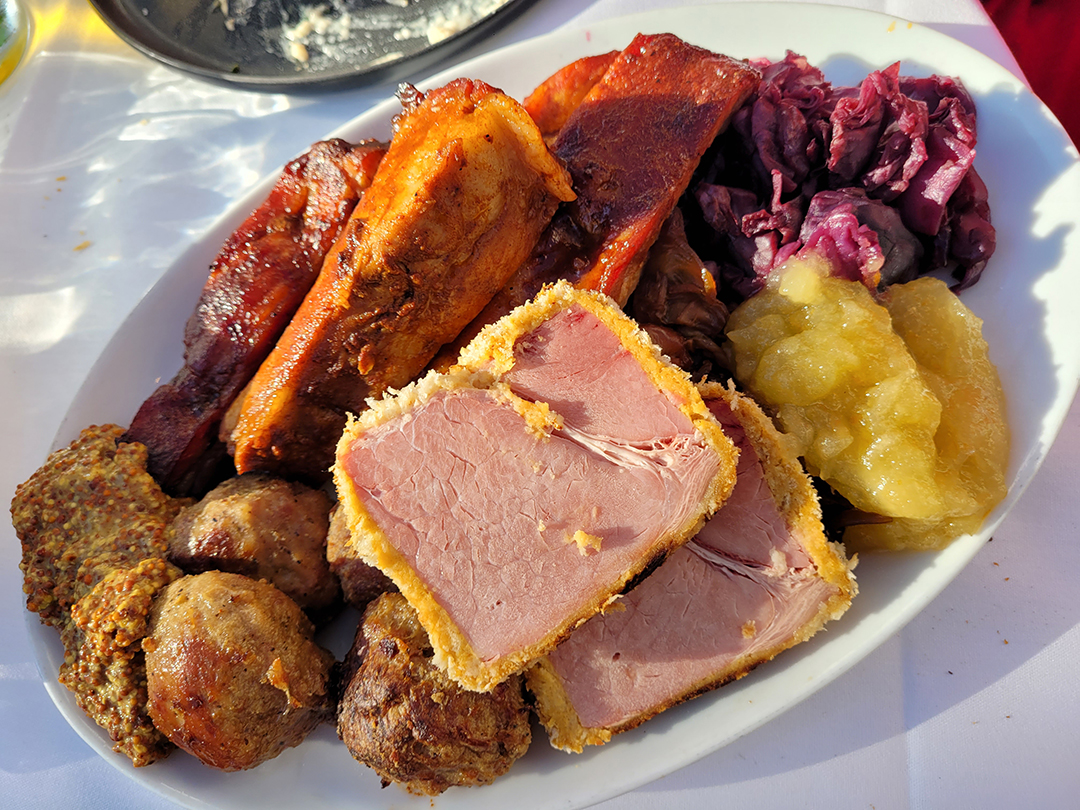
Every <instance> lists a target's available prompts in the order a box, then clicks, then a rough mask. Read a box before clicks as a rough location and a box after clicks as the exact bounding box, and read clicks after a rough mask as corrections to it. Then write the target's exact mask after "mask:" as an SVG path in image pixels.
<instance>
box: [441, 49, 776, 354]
mask: <svg viewBox="0 0 1080 810" xmlns="http://www.w3.org/2000/svg"><path fill="white" fill-rule="evenodd" d="M556 75H558V74H556ZM553 80H554V77H553V79H551V80H549V81H553ZM759 81H760V74H759V73H758V71H757V70H756V69H755V68H753V67H751V66H750V65H748V64H746V63H745V62H740V61H737V60H735V59H731V58H729V57H727V56H721V55H719V54H715V53H712V52H711V51H707V50H704V49H702V48H698V47H695V46H693V45H689V44H687V43H685V42H683V41H682V40H680V39H679V38H678V37H676V36H674V35H672V34H658V35H649V36H647V35H643V34H639V35H638V36H637V37H636V38H635V39H634V41H633V42H632V43H630V46H629V47H627V48H626V50H624V51H623V52H622V53H620V54H619V55H618V57H617V58H616V59H615V60H614V61H613V62H612V63H611V65H610V67H608V69H607V70H606V72H604V73H603V76H602V78H601V79H600V80H599V81H598V82H597V83H596V84H595V85H594V86H593V87H592V89H590V90H589V92H588V93H587V94H586V95H585V97H584V99H583V100H582V102H581V103H580V105H579V106H578V107H577V108H576V109H575V110H574V111H573V113H572V114H571V115H570V116H569V118H568V120H567V121H566V123H565V124H564V125H563V126H562V128H561V129H560V130H559V134H558V136H557V137H556V139H555V143H554V145H553V146H552V151H553V152H554V153H555V155H556V156H557V157H558V158H559V159H560V160H562V161H564V162H565V164H566V167H567V169H569V171H570V176H571V177H572V178H573V181H574V191H575V192H577V199H576V200H575V201H574V202H572V203H569V204H567V205H564V206H562V207H561V208H560V209H559V211H558V212H557V213H556V215H555V217H554V218H553V219H552V221H551V224H550V225H549V226H548V228H547V230H546V231H545V232H544V234H543V236H541V238H540V240H539V241H538V242H537V244H536V248H535V249H534V250H533V252H532V255H531V256H530V257H529V259H528V260H527V261H526V262H525V263H524V264H523V265H522V266H521V268H520V269H519V270H518V271H517V272H516V273H515V274H514V277H513V278H512V279H511V280H510V282H509V283H508V284H507V285H506V286H505V287H504V288H503V289H502V290H500V291H499V293H498V294H497V295H496V296H495V297H494V298H492V300H491V302H490V303H489V304H488V305H487V306H486V307H485V308H484V311H483V312H482V313H481V314H480V316H479V317H478V318H477V319H476V321H474V322H473V323H472V324H470V326H469V329H467V330H466V331H465V333H464V334H463V335H462V336H461V338H459V340H458V345H459V346H460V345H464V343H465V342H467V341H468V340H469V339H470V338H471V337H472V336H474V335H475V334H476V333H477V332H479V331H480V329H481V328H482V327H483V326H484V325H485V324H488V323H492V322H494V321H496V320H497V319H498V318H500V317H502V316H503V315H505V314H506V313H507V312H509V311H510V310H511V309H513V308H514V307H515V306H518V305H520V304H522V303H524V302H525V301H528V300H529V299H530V298H532V297H533V296H534V295H535V294H536V293H537V291H539V290H540V288H541V287H543V285H544V284H548V283H551V282H554V281H556V280H558V279H567V280H569V281H571V282H573V284H574V285H575V286H577V287H578V288H580V289H589V290H598V291H600V292H603V293H605V294H607V295H610V296H611V297H612V298H614V299H615V300H616V301H617V302H618V303H619V305H620V306H621V305H623V304H625V303H626V299H627V298H628V297H629V295H630V293H631V292H632V291H633V289H634V286H635V285H636V284H637V280H638V276H639V274H640V272H641V267H642V265H643V264H644V262H645V258H646V255H647V254H648V251H649V248H650V247H651V246H652V243H653V242H654V241H655V240H656V237H657V236H658V234H659V233H660V228H661V226H662V225H663V224H664V221H665V220H666V219H667V218H668V216H669V215H670V214H671V212H672V209H674V207H675V203H676V202H678V199H679V197H680V196H682V193H683V192H684V191H685V190H686V187H687V185H688V184H689V182H690V177H691V175H693V173H694V170H695V169H696V168H697V165H698V162H699V161H700V160H701V156H702V154H704V152H705V150H706V149H707V148H708V147H709V144H711V143H712V141H713V139H714V138H715V137H716V135H717V134H718V133H719V132H720V131H721V130H722V129H723V128H724V127H725V126H726V125H727V123H728V121H729V120H730V119H731V116H732V115H733V114H734V113H735V111H736V110H738V109H739V107H741V106H742V104H743V102H744V101H745V100H746V99H747V98H748V97H749V95H750V94H751V93H752V92H753V91H754V89H756V87H757V85H758V82H759ZM535 106H536V109H538V110H539V100H537V104H536V105H535Z"/></svg>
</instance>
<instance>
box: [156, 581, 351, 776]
mask: <svg viewBox="0 0 1080 810" xmlns="http://www.w3.org/2000/svg"><path fill="white" fill-rule="evenodd" d="M313 634H314V627H313V626H312V624H311V621H310V620H309V619H308V618H307V616H305V615H304V612H303V611H302V610H300V608H299V607H297V605H296V603H295V602H293V601H292V600H291V599H289V597H287V596H286V595H285V594H283V593H282V592H281V591H279V590H278V589H277V588H275V587H274V586H273V585H270V584H268V583H266V582H256V581H255V580H252V579H249V578H248V577H244V576H240V575H239V574H229V573H225V572H221V571H208V572H206V573H204V574H198V575H197V576H187V577H184V578H182V579H179V580H177V581H176V582H174V583H173V584H172V585H170V586H169V587H168V588H167V589H166V590H165V592H164V593H163V594H162V595H161V596H160V597H159V598H158V600H157V602H156V603H155V605H154V611H153V614H152V616H151V620H150V636H149V637H147V638H145V639H144V640H143V649H144V650H145V651H146V675H147V694H148V710H149V713H150V717H151V719H152V720H153V721H154V725H155V726H156V727H157V728H158V729H159V730H160V731H161V732H162V733H163V734H164V735H165V736H166V737H168V738H169V740H171V741H172V742H173V743H175V744H176V745H178V746H179V747H180V748H183V749H184V750H185V751H188V752H190V753H191V754H194V755H195V756H196V757H198V758H199V759H200V760H202V761H203V762H205V763H206V764H207V765H212V766H213V767H215V768H221V769H223V770H226V771H236V770H242V769H245V768H253V767H255V766H256V765H258V764H259V763H261V762H265V761H266V760H268V759H271V758H273V757H275V756H277V755H278V754H279V753H281V752H282V751H283V750H284V749H285V748H288V747H291V746H294V745H298V744H299V743H300V741H301V740H303V739H304V737H305V736H306V735H307V733H308V732H309V731H311V730H312V729H313V728H314V727H315V726H316V725H318V724H319V723H320V722H322V721H323V720H325V719H329V718H330V717H331V716H332V714H333V705H332V700H331V698H330V689H329V686H330V684H329V681H330V670H331V667H332V665H333V663H334V657H333V656H332V655H331V654H330V653H329V652H327V651H326V650H324V649H323V648H322V647H319V646H318V645H316V644H315V643H314V642H313V641H312V635H313Z"/></svg>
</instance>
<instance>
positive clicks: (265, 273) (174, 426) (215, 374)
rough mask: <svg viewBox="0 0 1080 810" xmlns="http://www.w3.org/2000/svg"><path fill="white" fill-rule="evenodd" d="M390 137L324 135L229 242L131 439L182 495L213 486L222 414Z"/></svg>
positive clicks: (301, 291) (314, 270) (288, 313)
mask: <svg viewBox="0 0 1080 810" xmlns="http://www.w3.org/2000/svg"><path fill="white" fill-rule="evenodd" d="M385 149H386V147H385V145H384V144H381V143H377V142H375V141H367V142H363V143H359V144H356V145H350V144H348V143H346V142H345V141H342V140H339V139H334V140H329V141H321V142H319V143H316V144H315V145H314V146H312V147H311V149H309V150H308V151H307V152H305V153H304V154H303V155H301V156H300V157H298V158H296V160H293V161H291V162H290V163H289V164H288V165H287V166H286V167H285V170H284V171H283V172H282V174H281V177H280V178H279V179H278V181H277V183H276V184H275V185H274V188H273V189H272V190H271V192H270V194H269V196H268V197H267V198H266V200H265V201H263V203H262V204H261V205H260V206H259V207H258V208H257V209H256V210H255V211H254V212H253V213H252V214H251V216H249V217H248V218H247V219H246V220H245V221H244V223H243V225H241V226H240V227H239V228H238V229H237V230H236V231H235V232H234V233H233V234H232V236H230V237H229V240H228V241H227V242H226V243H225V244H224V245H223V246H222V248H221V251H220V252H219V253H218V255H217V258H216V259H214V263H213V264H212V265H211V266H210V276H209V278H208V279H207V281H206V285H205V286H204V287H203V291H202V294H201V295H200V297H199V303H198V304H197V306H196V307H195V311H194V312H193V313H192V315H191V317H190V318H189V319H188V322H187V326H186V328H185V330H184V366H183V368H181V369H180V371H179V372H178V373H177V374H176V376H175V377H174V378H173V379H172V380H170V381H169V382H167V383H165V384H164V385H162V386H160V387H159V388H158V389H157V390H156V391H154V393H153V394H151V395H150V397H149V398H148V399H147V400H146V401H145V402H144V403H143V404H142V406H140V408H139V410H138V412H137V413H136V414H135V418H134V420H133V421H132V423H131V427H129V428H128V431H127V434H126V436H125V439H124V440H125V441H129V442H132V441H135V442H141V443H142V444H145V445H146V447H147V451H148V453H149V457H148V460H147V468H148V470H149V471H150V474H151V475H153V476H154V478H155V479H156V480H157V481H158V482H159V483H160V484H161V485H162V487H163V488H164V489H165V490H166V491H168V492H171V493H173V494H176V495H189V494H201V493H203V492H206V490H207V489H209V488H210V486H212V485H213V483H214V480H213V477H214V475H216V472H217V468H218V462H219V461H221V460H222V459H223V458H224V456H225V452H224V446H223V445H218V444H217V443H216V439H217V430H218V423H219V422H220V421H221V419H222V417H223V416H224V415H225V413H226V411H227V409H228V408H229V406H230V405H231V404H232V402H233V401H234V400H235V399H236V397H237V396H238V395H239V393H240V391H241V390H242V389H243V388H244V386H245V385H247V383H248V381H249V380H250V379H251V377H252V375H254V374H255V371H256V370H257V369H258V368H259V365H260V364H261V363H262V362H263V360H265V359H266V356H267V355H268V354H269V353H270V350H271V349H272V348H273V347H274V343H275V342H276V341H277V339H278V338H279V337H280V336H281V333H282V331H283V330H284V329H285V325H286V324H287V323H288V322H289V320H290V319H291V318H292V316H293V313H295V312H296V309H297V307H299V306H300V302H301V301H302V300H303V298H304V295H305V294H306V293H307V291H308V290H309V289H310V288H311V285H312V284H313V283H314V282H315V278H316V276H318V274H319V270H320V269H321V268H322V264H323V260H324V259H325V257H326V254H327V253H328V252H329V250H330V248H331V247H333V245H334V242H335V241H336V240H337V238H338V235H339V234H340V233H341V231H342V229H343V228H344V226H345V223H346V222H347V221H348V219H349V216H350V215H351V214H352V212H353V208H354V207H355V206H356V201H357V200H358V199H359V198H360V195H361V194H362V193H363V190H364V189H365V188H367V187H368V185H369V184H370V183H371V179H372V177H374V175H375V169H376V167H377V166H378V165H379V160H380V159H381V158H382V155H383V153H384V152H385Z"/></svg>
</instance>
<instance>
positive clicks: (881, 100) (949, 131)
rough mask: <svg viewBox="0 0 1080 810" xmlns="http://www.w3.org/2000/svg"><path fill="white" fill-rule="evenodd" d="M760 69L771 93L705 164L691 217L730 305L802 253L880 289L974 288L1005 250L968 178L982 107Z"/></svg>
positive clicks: (797, 64)
mask: <svg viewBox="0 0 1080 810" xmlns="http://www.w3.org/2000/svg"><path fill="white" fill-rule="evenodd" d="M757 66H758V67H759V68H761V70H762V76H763V79H762V83H761V86H760V88H759V90H758V92H757V94H756V96H755V97H753V98H752V99H751V100H750V101H749V102H748V103H747V104H746V106H744V107H743V109H742V110H740V111H739V113H738V114H737V115H736V116H735V119H734V121H733V123H732V126H731V128H730V130H729V131H728V132H727V133H725V134H724V135H723V136H721V138H720V139H718V141H717V144H716V148H715V149H714V152H713V154H712V156H711V157H710V158H709V159H708V160H707V161H706V162H705V163H703V166H702V170H701V171H700V172H699V179H698V181H697V182H696V184H695V185H694V186H693V188H692V194H691V195H690V198H691V199H692V200H694V201H696V203H697V209H696V211H689V210H688V213H689V214H691V215H694V216H696V219H697V221H699V222H700V224H701V226H703V227H697V228H692V229H691V231H692V234H693V238H692V242H693V246H694V248H695V249H696V250H698V252H699V253H701V255H702V256H704V257H707V258H708V259H709V261H710V266H712V265H715V267H716V268H717V273H718V275H719V277H720V279H721V281H722V282H723V283H722V285H721V288H722V290H723V293H724V295H725V297H726V298H727V299H728V301H729V303H737V302H738V301H739V300H741V299H742V298H745V297H747V296H750V295H753V294H754V293H755V292H757V291H758V290H759V289H761V287H762V286H763V285H764V283H765V279H766V278H767V277H768V275H769V273H770V272H771V271H772V269H773V268H774V267H776V265H777V264H778V263H780V262H783V261H784V260H786V259H787V258H788V257H790V256H792V255H795V254H798V253H802V252H805V251H818V252H823V253H825V254H826V255H827V256H828V257H829V258H830V259H832V260H833V261H834V262H835V263H836V266H837V267H838V268H839V271H838V272H840V273H842V274H843V275H844V276H846V277H848V278H853V279H860V280H862V281H863V282H864V283H866V284H867V285H868V286H871V287H875V288H876V287H880V286H883V285H887V284H892V283H895V282H899V281H907V280H910V279H912V278H914V277H916V276H918V275H922V274H925V273H930V272H940V271H944V272H947V273H950V274H952V276H953V277H954V278H955V279H956V289H957V290H960V289H964V288H966V287H969V286H971V285H972V284H974V283H975V282H976V281H978V279H979V277H980V275H981V274H982V271H983V269H984V268H985V266H986V262H987V260H988V259H989V258H990V255H991V254H992V253H993V251H994V247H995V236H994V228H993V226H992V225H991V224H990V209H989V205H988V204H987V197H986V187H985V185H984V184H983V183H982V180H981V179H980V178H979V176H978V174H977V173H976V172H975V169H974V168H973V166H972V163H973V161H974V158H975V141H976V126H975V104H974V101H973V100H972V98H971V96H970V95H969V94H968V92H967V91H966V90H965V89H964V88H963V86H962V85H961V84H960V82H959V81H958V80H956V79H953V78H949V77H942V76H932V77H930V78H909V77H902V76H900V66H899V63H897V64H894V65H891V66H889V67H888V68H885V69H884V70H877V71H874V72H872V73H871V74H870V75H868V76H867V77H866V78H865V79H864V80H863V82H862V83H861V84H860V85H859V86H858V87H833V86H832V85H831V84H830V83H829V82H827V81H826V80H825V77H824V76H823V74H822V73H821V71H820V70H818V69H817V68H815V67H813V66H812V65H810V64H809V63H808V62H807V60H806V59H805V58H804V57H802V56H799V55H798V54H795V53H792V52H790V51H789V52H788V53H787V55H786V56H785V57H784V59H783V60H781V61H779V62H768V61H762V62H758V63H757ZM692 207H693V206H690V208H692Z"/></svg>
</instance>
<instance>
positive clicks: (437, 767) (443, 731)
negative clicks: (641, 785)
mask: <svg viewBox="0 0 1080 810" xmlns="http://www.w3.org/2000/svg"><path fill="white" fill-rule="evenodd" d="M344 673H345V676H346V679H347V686H346V687H345V692H344V694H343V696H342V699H341V703H340V704H339V706H338V736H340V737H341V739H342V740H343V741H344V742H345V744H346V745H347V746H348V748H349V751H351V752H352V755H353V756H354V757H355V758H356V759H358V760H360V761H361V762H363V763H365V764H366V765H368V766H370V767H371V768H373V769H374V770H375V771H376V772H377V773H378V774H379V776H381V777H382V780H383V785H387V784H389V783H390V782H400V783H402V784H403V786H404V787H405V789H406V790H408V791H409V792H410V793H415V794H418V795H427V796H434V795H436V794H439V793H442V792H443V791H444V790H446V789H447V788H448V787H452V786H455V785H463V786H470V785H486V784H489V783H490V782H492V781H494V779H495V778H496V777H497V776H501V775H502V774H504V773H506V771H507V770H508V769H509V768H510V766H511V765H512V764H513V763H514V761H515V760H517V759H518V758H519V757H520V756H522V755H523V754H524V753H525V751H526V750H527V749H528V747H529V742H530V741H531V739H532V730H531V728H530V726H529V710H528V708H527V706H526V705H525V701H524V699H523V697H522V683H521V678H520V677H519V676H517V675H515V676H514V677H512V678H510V679H509V680H507V681H505V682H503V683H501V684H499V685H498V686H497V687H495V689H494V690H492V691H491V692H470V691H467V690H465V689H462V688H461V687H460V686H458V685H457V684H456V683H454V682H453V681H452V680H450V678H449V677H448V676H447V675H446V673H444V672H442V671H441V670H439V669H437V668H436V667H435V666H434V665H433V664H432V662H431V647H430V646H429V644H428V637H427V633H425V632H424V629H423V627H421V626H420V623H419V621H417V617H416V611H415V610H413V608H412V607H411V606H410V605H409V603H408V602H406V601H405V598H404V597H402V596H401V595H400V594H396V593H393V594H384V595H383V596H380V597H379V598H378V599H377V600H375V601H374V602H372V603H371V605H370V606H368V609H367V611H366V612H365V613H364V619H363V621H362V622H361V624H360V628H359V630H358V631H357V636H356V641H355V642H354V643H353V649H352V650H350V652H349V655H348V657H347V658H346V660H345V666H344Z"/></svg>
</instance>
